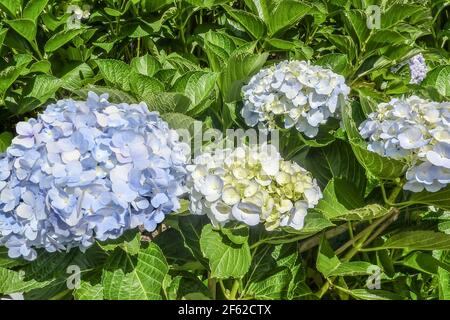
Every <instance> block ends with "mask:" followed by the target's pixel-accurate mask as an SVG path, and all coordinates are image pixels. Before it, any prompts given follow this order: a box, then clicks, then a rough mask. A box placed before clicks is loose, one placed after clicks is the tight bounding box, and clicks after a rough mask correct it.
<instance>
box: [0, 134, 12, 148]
mask: <svg viewBox="0 0 450 320" xmlns="http://www.w3.org/2000/svg"><path fill="white" fill-rule="evenodd" d="M13 138H14V136H13V134H12V133H11V132H3V133H0V153H2V152H5V151H6V149H7V148H8V147H9V146H10V145H11V141H12V139H13Z"/></svg>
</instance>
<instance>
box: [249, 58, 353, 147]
mask: <svg viewBox="0 0 450 320" xmlns="http://www.w3.org/2000/svg"><path fill="white" fill-rule="evenodd" d="M242 92H243V98H244V107H243V109H242V112H241V113H242V116H243V117H244V119H245V122H246V123H247V125H249V126H252V127H253V126H255V125H256V124H259V125H260V126H262V127H269V128H274V127H275V126H276V120H277V119H280V120H282V121H284V127H285V128H291V127H294V126H295V127H296V128H297V130H298V131H300V132H303V133H304V134H305V135H306V136H308V137H311V138H312V137H315V136H316V135H317V133H318V132H319V126H320V125H321V124H325V123H326V122H327V120H328V118H330V117H338V116H339V111H340V106H339V101H338V97H339V95H340V94H343V95H344V96H345V97H347V95H348V94H349V93H350V88H349V87H348V86H347V85H346V84H345V79H344V77H343V76H341V75H338V74H336V73H334V72H332V71H331V70H329V69H325V68H323V67H321V66H315V65H311V64H310V63H309V62H307V61H296V60H294V61H283V62H280V63H279V64H277V65H275V66H272V67H270V68H267V69H263V70H261V71H260V72H259V73H257V74H256V75H255V76H253V77H252V78H251V80H250V82H249V83H248V84H247V85H245V86H244V87H243V88H242Z"/></svg>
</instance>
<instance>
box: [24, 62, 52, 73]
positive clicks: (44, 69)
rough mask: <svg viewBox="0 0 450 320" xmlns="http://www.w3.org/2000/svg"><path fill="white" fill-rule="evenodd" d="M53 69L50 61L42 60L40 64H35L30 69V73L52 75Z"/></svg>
mask: <svg viewBox="0 0 450 320" xmlns="http://www.w3.org/2000/svg"><path fill="white" fill-rule="evenodd" d="M51 68H52V65H51V63H50V62H49V61H48V60H41V61H38V62H35V63H33V64H32V65H31V67H30V71H29V72H30V73H32V72H40V73H50V70H51Z"/></svg>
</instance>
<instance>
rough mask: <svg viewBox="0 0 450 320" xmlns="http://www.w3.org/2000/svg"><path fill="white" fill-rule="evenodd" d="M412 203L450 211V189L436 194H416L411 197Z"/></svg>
mask: <svg viewBox="0 0 450 320" xmlns="http://www.w3.org/2000/svg"><path fill="white" fill-rule="evenodd" d="M410 201H411V202H412V203H417V204H426V205H429V206H436V207H438V208H441V209H443V210H450V187H447V188H444V189H441V190H439V191H436V192H427V191H422V192H419V193H414V194H413V195H412V196H411V198H410Z"/></svg>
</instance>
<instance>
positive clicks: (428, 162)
mask: <svg viewBox="0 0 450 320" xmlns="http://www.w3.org/2000/svg"><path fill="white" fill-rule="evenodd" d="M359 130H360V133H361V135H362V137H363V138H365V139H368V140H369V145H368V149H369V150H370V151H373V152H376V153H378V154H380V155H382V156H386V157H389V158H393V159H397V160H402V161H405V162H406V163H407V164H408V170H407V172H406V179H407V183H406V184H405V185H404V189H405V190H410V191H413V192H420V191H422V190H424V189H426V190H427V191H429V192H435V191H438V190H440V189H442V188H444V187H445V186H446V185H447V184H449V183H450V102H441V103H440V102H434V101H429V100H424V99H422V98H419V97H416V96H412V97H409V98H406V99H392V100H391V101H390V102H388V103H381V104H379V105H378V109H377V111H376V112H373V113H371V114H370V115H369V116H368V119H367V120H365V121H364V122H363V123H362V124H361V126H360V128H359Z"/></svg>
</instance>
